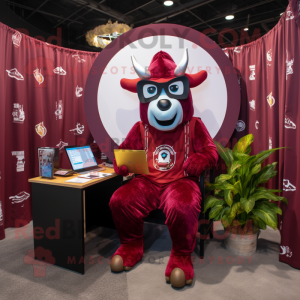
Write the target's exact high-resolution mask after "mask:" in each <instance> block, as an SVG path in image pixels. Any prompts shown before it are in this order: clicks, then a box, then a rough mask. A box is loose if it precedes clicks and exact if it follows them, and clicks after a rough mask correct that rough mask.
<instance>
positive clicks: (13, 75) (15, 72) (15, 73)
mask: <svg viewBox="0 0 300 300" xmlns="http://www.w3.org/2000/svg"><path fill="white" fill-rule="evenodd" d="M6 72H7V73H8V74H7V75H8V76H9V77H11V78H15V79H17V80H24V77H23V76H22V75H21V73H20V72H19V71H18V70H17V69H16V68H13V69H11V70H6Z"/></svg>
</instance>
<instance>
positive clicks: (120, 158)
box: [114, 149, 149, 174]
mask: <svg viewBox="0 0 300 300" xmlns="http://www.w3.org/2000/svg"><path fill="white" fill-rule="evenodd" d="M114 152H115V157H116V162H117V166H118V167H121V166H126V167H127V168H128V172H129V173H135V174H149V169H148V163H147V156H146V152H145V150H123V149H115V150H114Z"/></svg>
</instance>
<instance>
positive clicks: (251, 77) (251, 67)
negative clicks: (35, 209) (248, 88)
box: [249, 65, 255, 80]
mask: <svg viewBox="0 0 300 300" xmlns="http://www.w3.org/2000/svg"><path fill="white" fill-rule="evenodd" d="M249 69H250V77H249V79H250V80H255V65H252V66H249Z"/></svg>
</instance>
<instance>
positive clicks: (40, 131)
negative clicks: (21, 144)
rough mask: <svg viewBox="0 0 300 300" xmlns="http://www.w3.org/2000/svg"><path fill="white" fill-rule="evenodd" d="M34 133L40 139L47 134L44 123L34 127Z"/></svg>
mask: <svg viewBox="0 0 300 300" xmlns="http://www.w3.org/2000/svg"><path fill="white" fill-rule="evenodd" d="M35 131H36V133H37V134H38V135H39V136H40V137H41V139H42V138H43V137H44V136H45V135H46V134H47V129H46V127H45V125H44V122H41V123H39V124H37V125H35Z"/></svg>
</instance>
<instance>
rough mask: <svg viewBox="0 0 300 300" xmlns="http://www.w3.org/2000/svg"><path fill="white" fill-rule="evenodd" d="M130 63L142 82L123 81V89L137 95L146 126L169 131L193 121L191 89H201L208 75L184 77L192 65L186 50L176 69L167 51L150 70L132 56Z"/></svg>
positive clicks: (153, 63) (153, 59)
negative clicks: (200, 86)
mask: <svg viewBox="0 0 300 300" xmlns="http://www.w3.org/2000/svg"><path fill="white" fill-rule="evenodd" d="M131 60H132V64H133V67H134V70H135V72H136V74H137V75H138V76H139V78H137V79H121V86H122V88H123V89H126V90H128V91H130V92H132V93H137V94H138V97H139V100H140V117H141V120H142V121H143V122H144V123H145V124H148V125H151V126H153V127H155V128H156V129H158V130H160V131H170V130H173V129H175V128H176V127H177V126H178V125H180V124H181V123H186V122H187V121H189V120H190V119H191V118H192V117H193V115H194V106H193V98H192V94H191V91H190V88H194V87H197V86H198V85H200V84H201V83H202V82H203V81H204V80H205V79H206V78H207V72H206V71H200V72H198V73H196V74H186V73H185V71H186V69H187V66H188V61H189V57H188V50H187V48H186V49H185V50H184V54H183V58H182V60H181V61H180V63H179V64H178V65H177V66H176V64H175V62H174V60H173V59H172V57H171V56H170V55H169V54H168V53H166V52H164V51H159V52H158V53H156V54H155V55H154V57H153V58H152V61H151V63H150V66H149V68H148V70H147V69H145V68H144V67H142V66H141V65H140V64H139V63H138V62H137V60H136V59H135V57H134V56H133V55H132V56H131Z"/></svg>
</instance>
